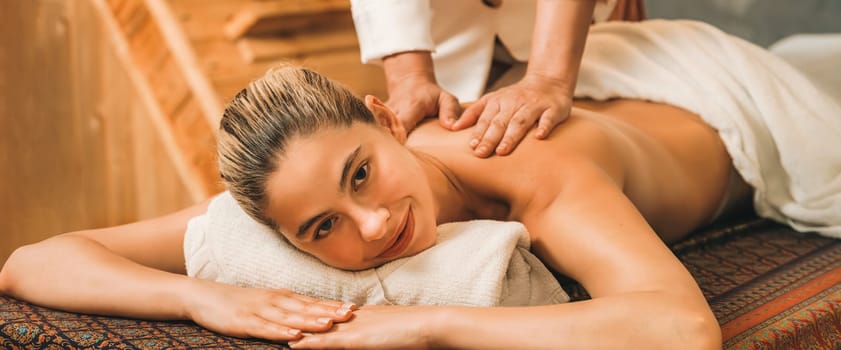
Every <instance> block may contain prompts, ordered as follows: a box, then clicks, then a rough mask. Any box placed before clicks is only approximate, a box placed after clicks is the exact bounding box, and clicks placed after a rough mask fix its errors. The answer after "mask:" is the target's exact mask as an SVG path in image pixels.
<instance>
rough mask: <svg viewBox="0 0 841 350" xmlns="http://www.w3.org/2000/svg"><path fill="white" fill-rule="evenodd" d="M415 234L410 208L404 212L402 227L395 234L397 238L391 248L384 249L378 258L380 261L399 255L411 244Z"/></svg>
mask: <svg viewBox="0 0 841 350" xmlns="http://www.w3.org/2000/svg"><path fill="white" fill-rule="evenodd" d="M414 232H415V219H414V215H412V207H411V206H410V207H409V210H408V211H407V212H406V218H405V219H404V220H403V227H402V228H401V229H400V231H399V232H398V233H397V237H396V239H395V240H394V242H393V243H391V246H389V247H388V248H386V250H384V251H383V252H382V253H380V255H379V256H378V258H381V259H389V258H393V257H396V256H398V255H400V253H402V252H403V251H404V250H406V247H408V246H409V243H411V242H412V236H413V235H414Z"/></svg>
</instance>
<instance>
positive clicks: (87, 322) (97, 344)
mask: <svg viewBox="0 0 841 350" xmlns="http://www.w3.org/2000/svg"><path fill="white" fill-rule="evenodd" d="M672 248H673V250H674V251H675V253H676V254H677V255H678V256H679V257H680V259H681V260H682V261H683V262H684V264H686V266H687V268H688V269H689V270H690V272H692V275H693V276H695V278H696V279H697V280H698V283H699V284H700V286H701V289H702V290H703V292H704V295H705V296H706V297H707V300H708V301H709V302H710V305H711V307H712V309H713V312H714V313H715V315H716V317H717V318H718V320H719V322H720V323H721V328H722V333H723V337H724V347H725V348H726V349H841V240H832V239H829V238H824V237H821V236H817V235H814V234H804V233H797V232H794V231H792V230H791V229H789V228H787V227H785V226H781V225H778V224H774V223H770V222H767V221H764V220H758V219H751V220H748V221H743V222H741V223H737V224H733V225H727V226H719V227H713V228H709V229H706V230H703V231H702V232H700V233H698V234H696V235H694V236H692V237H691V238H690V239H688V240H685V241H683V242H680V243H678V244H676V245H674V246H673V247H672ZM563 282H564V286H565V288H566V289H567V290H568V291H570V294H572V295H573V297H574V298H575V299H584V298H587V295H586V291H584V290H583V289H582V288H581V287H580V286H577V285H575V284H574V282H572V281H569V280H564V281H563ZM0 345H2V346H3V347H4V348H7V349H82V348H99V349H276V348H282V347H283V344H274V343H269V342H263V341H258V340H251V339H238V338H231V337H225V336H220V335H218V334H215V333H213V332H210V331H207V330H205V329H202V328H201V327H198V326H196V325H194V324H193V323H191V322H154V321H139V320H130V319H123V318H114V317H102V316H91V315H80V314H73V313H66V312H59V311H53V310H50V309H45V308H41V307H37V306H34V305H31V304H28V303H25V302H21V301H18V300H15V299H12V298H7V297H2V296H0Z"/></svg>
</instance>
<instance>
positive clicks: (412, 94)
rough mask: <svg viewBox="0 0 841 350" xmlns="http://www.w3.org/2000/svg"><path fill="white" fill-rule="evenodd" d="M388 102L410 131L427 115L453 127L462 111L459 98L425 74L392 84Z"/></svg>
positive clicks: (442, 124)
mask: <svg viewBox="0 0 841 350" xmlns="http://www.w3.org/2000/svg"><path fill="white" fill-rule="evenodd" d="M385 104H386V106H388V108H390V109H391V110H392V111H394V113H395V114H397V118H398V119H400V122H401V123H403V127H404V128H405V129H406V132H407V133H408V132H411V131H412V130H413V129H414V128H415V126H416V125H417V124H418V123H419V122H420V121H421V120H423V119H424V118H427V117H438V120H439V121H440V122H441V126H443V127H445V128H447V129H450V128H451V126H452V124H453V122H455V120H456V117H457V116H458V114H459V113H461V107H460V105H459V103H458V99H457V98H456V97H455V96H453V95H452V94H450V93H449V92H447V91H444V89H442V88H441V87H440V86H438V84H436V83H435V82H434V81H430V80H429V79H427V78H426V77H410V78H407V79H406V80H404V81H402V82H400V83H399V84H395V85H393V86H392V89H391V90H390V91H389V98H388V101H386V103H385Z"/></svg>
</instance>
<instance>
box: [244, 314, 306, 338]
mask: <svg viewBox="0 0 841 350" xmlns="http://www.w3.org/2000/svg"><path fill="white" fill-rule="evenodd" d="M302 335H303V331H301V330H300V329H297V328H294V327H288V326H284V325H281V324H278V323H276V322H272V321H269V320H266V319H262V318H259V317H254V318H253V319H252V320H251V322H249V324H248V325H247V326H246V332H245V333H244V334H242V337H249V338H261V339H266V340H272V341H290V340H298V339H301V336H302Z"/></svg>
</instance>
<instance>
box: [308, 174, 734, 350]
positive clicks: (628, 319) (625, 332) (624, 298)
mask: <svg viewBox="0 0 841 350" xmlns="http://www.w3.org/2000/svg"><path fill="white" fill-rule="evenodd" d="M580 163H581V164H579V165H573V164H571V163H570V164H567V165H565V166H567V167H568V168H569V169H570V173H574V174H573V175H570V176H569V177H568V178H566V179H565V180H564V184H565V185H564V187H563V189H562V190H561V191H560V195H558V196H557V197H554V198H550V199H547V200H545V201H543V202H540V199H539V198H538V199H536V200H535V202H533V203H532V204H531V206H532V208H531V209H529V210H528V211H527V213H526V214H525V215H524V217H523V218H522V220H523V222H524V223H525V224H526V227H528V229H529V232H530V233H531V234H532V238H533V246H532V248H533V250H534V251H535V252H536V253H537V255H538V256H539V257H540V258H541V259H542V260H543V261H544V262H545V263H546V264H547V265H550V266H551V267H553V268H555V269H556V270H558V271H559V272H562V273H564V274H566V275H568V276H570V277H573V278H575V279H576V280H578V281H579V282H581V283H582V284H583V285H584V286H585V288H587V290H588V292H589V293H590V294H591V296H592V299H591V300H587V301H580V302H573V303H567V304H559V305H548V306H537V307H506V308H501V307H500V308H469V307H403V308H398V307H385V308H368V307H363V308H362V309H361V310H359V311H357V312H356V313H355V319H354V320H353V321H352V322H349V323H345V324H340V325H337V326H336V327H335V328H334V330H335V331H334V332H331V333H324V334H318V335H314V336H307V337H305V338H304V339H302V340H301V341H300V342H298V343H297V344H295V345H294V346H293V347H296V348H298V347H301V348H304V347H327V348H331V347H342V346H350V347H366V348H377V347H389V346H395V345H397V346H412V345H414V346H416V345H418V344H419V343H420V344H424V345H428V346H433V347H444V348H480V349H483V348H557V349H564V348H569V349H588V348H620V349H622V348H629V349H661V348H662V349H717V348H720V347H721V340H720V330H719V326H718V323H717V321H716V319H715V318H714V316H713V314H712V312H711V311H710V309H709V306H708V305H707V303H706V301H705V299H704V297H703V295H702V293H701V291H700V290H699V288H698V286H697V284H696V283H695V281H694V280H693V278H692V276H691V275H690V274H689V273H688V272H687V271H686V269H685V268H684V267H683V265H682V264H681V263H680V261H678V260H677V258H676V257H675V256H674V255H673V254H672V253H671V251H669V249H668V248H667V247H666V246H665V245H664V244H663V243H662V242H661V240H660V239H659V237H658V236H657V235H656V234H655V233H654V232H653V231H652V229H651V228H650V227H649V226H648V224H647V223H646V222H645V220H644V219H643V217H642V216H641V215H640V214H639V212H638V211H637V210H636V208H635V207H634V206H633V205H632V203H631V202H630V201H629V200H628V199H627V198H626V197H625V195H624V194H623V193H622V191H621V189H620V188H619V186H618V185H617V184H616V183H615V182H614V180H613V178H611V177H610V176H608V175H607V174H605V173H604V172H603V171H602V170H600V169H598V168H597V167H596V166H594V165H591V164H589V163H587V162H586V161H582V162H580Z"/></svg>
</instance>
